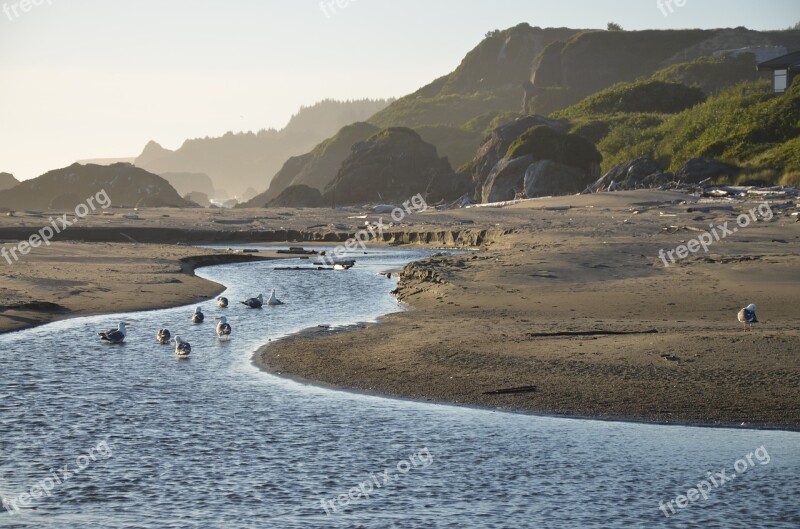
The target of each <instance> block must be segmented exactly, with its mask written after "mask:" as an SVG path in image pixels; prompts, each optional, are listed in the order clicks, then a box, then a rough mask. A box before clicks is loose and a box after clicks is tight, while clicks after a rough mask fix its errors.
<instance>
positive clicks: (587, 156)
mask: <svg viewBox="0 0 800 529" xmlns="http://www.w3.org/2000/svg"><path fill="white" fill-rule="evenodd" d="M525 155H531V156H533V158H534V159H535V160H553V161H554V162H559V163H563V164H565V165H570V166H572V167H580V168H582V169H586V168H590V167H591V166H592V165H595V164H599V163H600V162H601V161H602V156H600V153H599V152H597V149H596V148H595V146H594V145H593V144H592V143H591V142H589V141H587V140H586V139H585V138H582V137H581V136H578V135H577V134H572V133H569V134H561V133H560V132H558V131H556V130H554V129H552V128H550V127H548V126H545V125H538V126H536V127H531V128H530V129H528V130H526V131H525V132H523V133H522V134H521V135H520V137H519V138H517V139H516V140H515V141H514V143H512V144H511V146H509V148H508V152H507V153H506V158H508V159H509V160H512V159H514V158H518V157H520V156H525Z"/></svg>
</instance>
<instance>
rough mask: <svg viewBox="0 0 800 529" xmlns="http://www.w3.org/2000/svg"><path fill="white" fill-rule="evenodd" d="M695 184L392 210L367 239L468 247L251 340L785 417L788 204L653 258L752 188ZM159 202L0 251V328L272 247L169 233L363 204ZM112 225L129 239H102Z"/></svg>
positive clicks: (584, 393) (300, 369) (520, 388)
mask: <svg viewBox="0 0 800 529" xmlns="http://www.w3.org/2000/svg"><path fill="white" fill-rule="evenodd" d="M695 200H696V199H695V198H693V197H690V196H687V195H685V194H681V193H672V192H658V191H638V192H625V193H603V194H595V195H584V196H567V197H558V198H550V199H543V200H534V201H525V202H523V203H520V204H516V205H511V206H507V207H504V208H483V207H482V208H470V209H457V210H447V211H433V210H431V211H428V212H424V213H417V214H414V215H411V216H409V218H408V219H406V221H405V222H403V223H402V224H397V225H394V226H391V227H389V228H388V230H387V233H386V234H384V237H381V238H380V240H374V241H372V242H371V244H372V245H375V244H384V245H385V244H401V243H411V241H414V242H413V244H425V245H427V246H431V247H434V246H435V247H447V248H451V249H457V248H458V249H465V250H467V249H468V250H469V251H465V252H464V253H461V252H451V251H445V255H441V256H435V257H432V258H431V259H428V260H426V261H423V262H420V263H416V264H412V265H410V266H407V267H406V270H405V271H404V273H403V275H402V278H401V280H400V283H399V286H398V290H397V296H398V298H399V299H401V300H402V301H403V303H404V304H405V305H406V306H407V308H408V309H409V310H406V311H403V312H399V313H396V314H391V315H388V316H386V317H385V318H383V319H382V321H381V322H380V323H378V324H370V325H363V326H357V327H355V328H353V329H351V330H348V331H345V332H330V331H327V330H324V329H315V330H311V331H309V332H306V333H300V334H298V335H295V336H292V337H289V338H287V339H284V340H280V341H277V342H272V343H269V344H268V345H266V346H265V347H263V348H262V349H261V350H260V351H259V352H258V353H257V354H256V356H255V362H256V363H257V365H259V366H260V367H262V368H264V369H267V370H269V371H270V372H273V373H278V374H280V375H281V376H287V377H292V378H297V379H300V380H304V381H308V382H311V383H315V384H320V385H327V386H331V387H336V388H341V389H347V390H353V391H362V392H369V393H375V394H381V395H389V396H395V397H401V398H410V399H418V400H429V401H438V402H448V403H456V404H460V405H470V406H480V407H489V408H497V409H503V410H509V411H521V412H533V413H540V414H552V415H565V416H574V417H598V418H608V419H625V420H642V421H654V422H663V423H689V424H704V425H735V426H740V425H744V426H748V427H781V428H796V427H798V425H800V399H798V395H797V390H796V388H797V385H798V380H800V361H799V360H798V355H797V352H798V347H797V344H798V338H800V326H799V325H798V323H797V322H798V321H800V320H799V319H798V318H799V317H800V306H798V305H797V303H796V301H797V299H798V296H797V294H798V287H797V285H798V279H800V267H798V260H799V259H800V257H799V250H800V223H797V222H796V217H792V216H791V212H794V211H795V209H793V208H794V206H791V207H789V206H786V207H784V206H783V205H782V203H781V204H778V203H776V204H773V208H772V211H773V212H774V215H773V217H772V219H770V220H769V221H768V220H766V219H764V218H763V217H760V216H757V220H753V221H751V222H750V223H749V224H748V225H747V226H746V227H742V228H741V229H740V230H739V231H737V232H736V233H733V234H731V235H729V236H727V237H724V238H721V239H719V240H713V241H712V243H711V244H709V245H708V251H707V252H706V251H703V250H702V249H700V250H698V251H696V252H693V253H690V254H689V255H688V256H686V257H685V258H682V259H676V261H675V262H674V263H672V262H670V261H669V260H667V264H668V265H669V266H665V263H664V261H663V260H662V258H661V257H660V255H659V254H660V250H664V251H665V252H667V251H669V250H673V249H675V248H676V247H678V246H680V245H688V243H689V241H690V240H691V239H693V238H697V237H699V236H700V234H701V232H702V231H703V230H711V229H712V228H711V227H710V226H717V225H722V224H723V223H724V222H731V221H733V222H734V223H735V221H736V218H737V216H738V215H739V214H740V213H741V212H742V211H744V212H747V211H749V210H751V209H752V208H754V207H756V206H758V204H759V202H758V201H752V202H728V203H725V202H714V203H705V204H696V203H695ZM168 211H169V213H168V214H169V217H165V216H164V215H165V213H164V212H163V211H161V210H145V211H142V212H139V213H137V215H138V216H139V218H138V219H136V220H125V219H123V218H122V216H121V214H120V215H115V216H114V217H112V218H110V219H109V218H103V217H102V216H96V217H89V218H87V219H85V220H86V223H85V224H84V225H83V226H81V227H80V228H75V229H73V230H72V231H71V232H68V234H70V235H71V237H73V238H75V239H89V240H95V241H96V242H82V241H77V240H75V241H69V240H65V241H61V242H55V243H53V245H52V246H50V247H40V248H37V249H35V250H34V251H33V252H31V253H30V254H29V255H28V256H26V258H25V261H24V262H19V263H15V264H14V265H8V264H7V263H5V264H4V265H3V268H2V273H1V274H0V288H2V290H0V292H2V300H1V301H0V305H2V307H3V308H2V309H0V310H2V312H0V329H1V330H3V331H8V330H15V329H19V328H24V327H28V326H32V325H36V324H40V323H46V322H48V321H53V320H55V319H61V318H64V317H72V316H77V315H86V314H98V313H109V312H124V311H133V310H147V309H155V308H162V307H168V306H178V305H183V304H189V303H194V302H196V301H201V300H207V299H208V298H210V297H213V296H215V295H217V294H218V293H219V292H220V291H221V290H222V287H221V286H220V285H217V284H215V283H212V282H209V281H205V280H203V279H200V278H197V277H194V275H193V274H192V272H193V270H194V268H195V267H196V266H202V265H206V264H214V263H223V262H236V261H241V260H247V259H256V258H265V257H276V256H277V255H275V254H272V253H268V252H259V253H258V254H255V256H253V255H250V254H241V253H231V252H226V251H224V250H222V251H218V252H214V251H210V250H203V249H201V248H196V247H191V246H186V243H185V242H183V241H192V243H194V244H198V243H199V242H201V240H202V239H203V238H204V237H205V238H206V239H211V240H208V241H206V242H221V241H224V240H230V241H236V244H246V243H252V244H260V243H276V242H277V241H275V240H274V238H275V237H277V236H278V235H280V232H281V230H283V236H284V238H285V239H288V240H284V241H281V242H283V243H284V244H286V243H301V244H313V243H315V242H316V243H323V242H325V241H327V244H331V243H332V242H339V241H342V242H343V241H344V240H346V238H347V237H348V236H351V235H352V234H353V233H354V232H356V231H357V230H358V229H359V227H360V226H361V225H363V223H364V222H365V219H366V220H377V218H378V217H380V215H375V214H359V213H358V212H353V211H341V210H337V211H332V210H325V209H303V210H293V211H292V210H280V211H278V212H275V211H271V210H234V211H225V212H221V213H214V214H213V215H212V214H209V212H208V210H168ZM265 212H266V213H265ZM384 217H386V215H384ZM220 218H224V219H225V220H226V221H227V222H223V223H220V222H216V221H217V220H220ZM275 219H279V220H275ZM3 222H4V224H0V236H2V237H4V238H6V241H7V242H6V244H11V243H10V242H9V239H10V238H11V237H9V233H12V232H14V230H24V229H27V226H28V224H26V223H25V220H24V219H23V220H20V219H19V218H13V219H10V220H6V219H3ZM243 226H244V227H243ZM81 230H82V231H81ZM120 233H122V234H124V236H126V237H131V238H134V239H135V240H137V241H138V242H137V243H134V242H130V241H128V242H116V241H117V238H119V237H120V235H119V234H120ZM65 235H66V234H65ZM289 237H291V238H289ZM98 239H112V241H113V242H109V241H102V240H98ZM123 239H124V237H123ZM142 240H145V241H147V242H142ZM230 244H234V242H231V243H230ZM675 255H676V254H673V257H674V256H675ZM390 285H391V283H387V290H388V289H390V288H391V287H390ZM749 303H756V304H758V307H759V309H758V317H759V320H760V323H758V324H757V325H755V326H754V328H753V329H752V330H749V331H745V330H743V328H742V325H741V324H740V323H739V322H738V321H737V320H736V313H737V311H738V310H739V309H740V308H742V307H744V306H745V305H747V304H749ZM50 304H53V305H50Z"/></svg>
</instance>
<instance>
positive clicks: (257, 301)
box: [241, 294, 264, 309]
mask: <svg viewBox="0 0 800 529" xmlns="http://www.w3.org/2000/svg"><path fill="white" fill-rule="evenodd" d="M241 303H242V305H247V306H248V307H250V308H251V309H260V308H261V307H262V306H263V305H264V294H259V295H258V297H256V298H250V299H246V300H244V301H242V302H241Z"/></svg>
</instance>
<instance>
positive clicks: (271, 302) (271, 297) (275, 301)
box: [267, 288, 283, 305]
mask: <svg viewBox="0 0 800 529" xmlns="http://www.w3.org/2000/svg"><path fill="white" fill-rule="evenodd" d="M267 305H283V301H281V300H279V299H278V297H277V296H276V295H275V289H274V288H273V289H272V292H271V293H270V295H269V299H268V300H267Z"/></svg>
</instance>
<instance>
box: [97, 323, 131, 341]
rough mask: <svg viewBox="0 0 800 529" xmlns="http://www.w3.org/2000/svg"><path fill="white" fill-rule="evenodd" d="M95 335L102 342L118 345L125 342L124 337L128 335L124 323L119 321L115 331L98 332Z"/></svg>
mask: <svg viewBox="0 0 800 529" xmlns="http://www.w3.org/2000/svg"><path fill="white" fill-rule="evenodd" d="M97 335H98V336H99V337H100V339H101V340H103V341H104V342H108V343H113V344H118V343H122V342H123V341H125V337H126V336H127V335H128V328H127V327H126V326H125V322H124V321H121V322H119V325H118V326H117V328H116V329H111V330H108V331H105V332H98V333H97Z"/></svg>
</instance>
